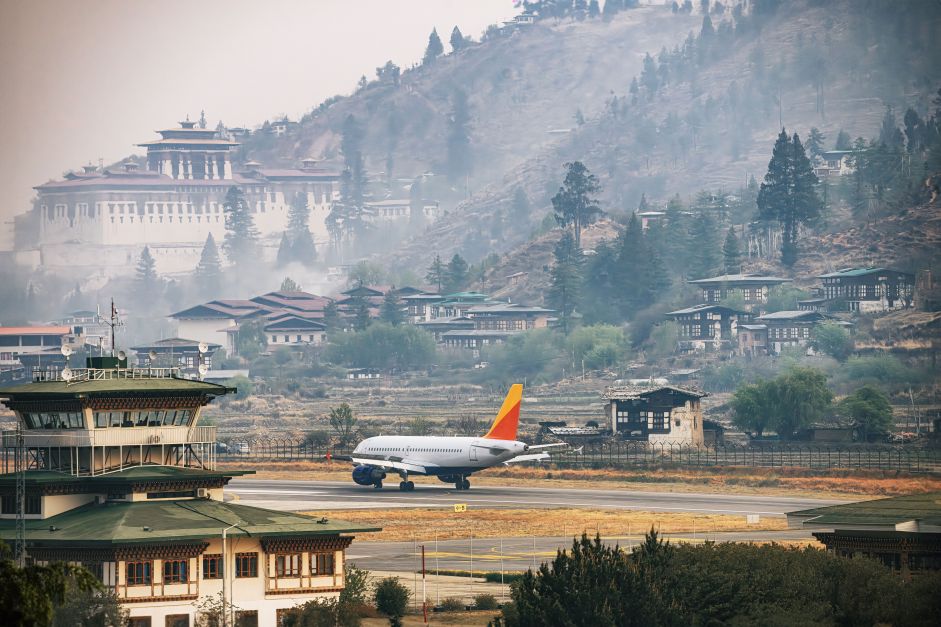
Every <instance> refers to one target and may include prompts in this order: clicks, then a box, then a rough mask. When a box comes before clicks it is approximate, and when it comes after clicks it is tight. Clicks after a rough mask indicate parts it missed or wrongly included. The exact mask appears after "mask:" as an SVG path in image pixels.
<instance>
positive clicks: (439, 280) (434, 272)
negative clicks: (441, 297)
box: [425, 253, 446, 294]
mask: <svg viewBox="0 0 941 627" xmlns="http://www.w3.org/2000/svg"><path fill="white" fill-rule="evenodd" d="M445 272H446V268H445V266H444V263H443V262H442V261H441V255H439V254H437V253H435V259H434V261H432V262H431V265H430V266H428V273H427V274H425V280H426V281H428V282H429V283H430V284H432V285H434V286H435V287H436V288H437V289H438V293H439V294H440V293H441V286H442V285H444V281H445Z"/></svg>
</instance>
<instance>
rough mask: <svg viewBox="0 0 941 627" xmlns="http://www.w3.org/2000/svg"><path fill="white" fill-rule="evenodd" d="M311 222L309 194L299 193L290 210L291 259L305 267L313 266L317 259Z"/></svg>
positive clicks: (289, 236) (295, 195)
mask: <svg viewBox="0 0 941 627" xmlns="http://www.w3.org/2000/svg"><path fill="white" fill-rule="evenodd" d="M309 221H310V207H309V206H308V204H307V194H306V193H304V192H297V193H295V194H294V198H293V199H292V200H291V207H290V209H289V210H288V239H289V241H290V252H289V259H290V261H297V262H300V263H302V264H304V265H305V266H311V265H313V263H314V261H315V260H316V259H317V249H316V247H315V246H314V237H313V235H311V233H310V226H309ZM279 252H280V251H279Z"/></svg>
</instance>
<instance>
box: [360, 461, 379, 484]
mask: <svg viewBox="0 0 941 627" xmlns="http://www.w3.org/2000/svg"><path fill="white" fill-rule="evenodd" d="M385 478H386V472H385V471H384V470H383V469H381V468H374V467H372V466H367V465H365V464H360V465H359V466H356V467H355V468H353V482H354V483H356V484H357V485H376V484H377V483H379V482H381V481H382V480H383V479H385Z"/></svg>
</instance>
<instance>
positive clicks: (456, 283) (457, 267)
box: [444, 253, 468, 293]
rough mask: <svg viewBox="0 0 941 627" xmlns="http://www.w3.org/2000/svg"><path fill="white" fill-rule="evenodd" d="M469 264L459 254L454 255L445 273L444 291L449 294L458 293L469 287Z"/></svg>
mask: <svg viewBox="0 0 941 627" xmlns="http://www.w3.org/2000/svg"><path fill="white" fill-rule="evenodd" d="M467 279H468V267H467V262H466V261H465V260H464V258H463V257H461V256H460V255H459V254H457V253H454V256H453V257H451V261H449V262H448V265H447V268H445V271H444V289H445V291H446V292H448V293H452V292H458V291H460V290H461V289H463V288H464V286H465V285H467Z"/></svg>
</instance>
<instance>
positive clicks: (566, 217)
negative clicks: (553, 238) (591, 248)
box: [552, 161, 601, 248]
mask: <svg viewBox="0 0 941 627" xmlns="http://www.w3.org/2000/svg"><path fill="white" fill-rule="evenodd" d="M565 169H566V173H565V180H564V181H563V182H562V187H560V188H559V191H558V193H557V194H556V195H555V196H553V197H552V208H553V209H554V210H555V219H556V222H558V223H559V226H561V227H563V228H567V227H568V226H569V225H570V224H571V225H572V227H573V234H574V236H575V246H576V247H578V248H581V245H582V227H583V226H585V225H587V224H591V223H592V222H594V220H595V217H597V216H598V215H599V214H600V213H601V207H600V206H599V205H598V201H597V199H595V198H593V197H592V196H593V195H594V194H597V193H598V192H599V191H601V184H600V183H598V178H597V177H596V176H595V175H594V174H592V173H591V172H589V171H588V168H586V167H585V165H584V164H583V163H582V162H581V161H573V162H572V163H566V164H565Z"/></svg>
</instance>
